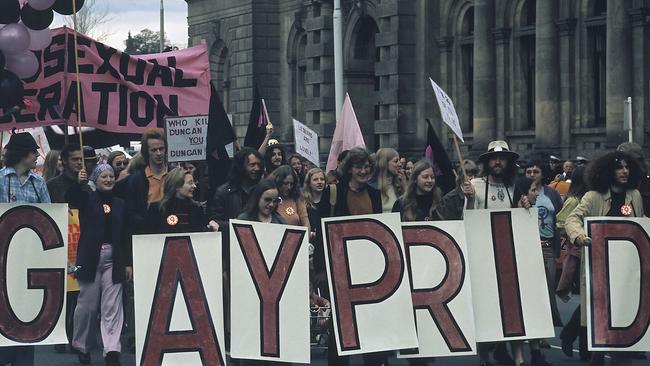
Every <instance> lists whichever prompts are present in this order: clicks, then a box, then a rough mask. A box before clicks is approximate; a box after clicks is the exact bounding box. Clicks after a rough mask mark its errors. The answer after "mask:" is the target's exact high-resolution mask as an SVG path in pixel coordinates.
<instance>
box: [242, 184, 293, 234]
mask: <svg viewBox="0 0 650 366" xmlns="http://www.w3.org/2000/svg"><path fill="white" fill-rule="evenodd" d="M279 202H280V194H279V191H278V189H277V187H276V185H275V182H274V181H273V180H272V179H264V180H262V181H261V182H259V183H258V184H257V185H256V186H255V188H253V191H252V192H251V195H250V199H249V200H248V203H247V204H246V207H245V208H244V211H243V212H242V213H241V214H240V215H239V216H238V217H237V218H238V219H240V220H248V221H257V222H266V223H271V224H285V221H284V220H283V219H282V217H281V216H280V215H279V214H278V213H277V210H276V208H277V206H278V203H279Z"/></svg>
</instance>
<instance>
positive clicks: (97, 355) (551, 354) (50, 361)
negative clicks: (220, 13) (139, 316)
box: [36, 297, 648, 366]
mask: <svg viewBox="0 0 650 366" xmlns="http://www.w3.org/2000/svg"><path fill="white" fill-rule="evenodd" d="M576 300H577V298H575V297H574V299H572V301H570V302H569V303H568V304H564V303H562V302H560V303H559V307H560V312H561V314H562V320H563V321H565V322H566V321H567V320H568V319H569V317H570V316H571V313H572V312H573V310H574V309H575V307H576V306H577V302H576ZM559 332H560V328H557V329H556V333H558V334H559ZM549 343H550V344H551V345H552V347H553V348H552V349H547V350H545V355H546V357H547V359H548V360H549V361H550V362H552V363H553V364H554V365H556V366H557V365H576V366H577V365H588V364H587V363H584V362H580V359H579V357H578V354H577V350H576V352H575V356H574V357H573V358H572V359H570V358H567V357H566V356H565V355H564V354H563V353H562V351H560V350H559V346H560V340H559V338H557V337H556V338H553V339H551V340H549ZM577 345H578V343H577V342H576V344H575V347H577ZM526 348H527V347H526ZM92 358H93V363H92V365H103V364H104V362H103V359H102V358H101V352H100V351H96V352H94V353H93V355H92ZM78 364H79V363H78V362H77V358H76V356H75V355H73V354H69V353H68V354H58V353H55V352H54V349H53V347H38V348H37V352H36V365H39V366H41V365H43V366H46V365H47V366H70V365H78ZM311 364H312V365H327V359H326V355H325V354H324V352H323V351H319V350H314V351H313V352H312V363H311ZM351 364H352V365H361V364H362V360H361V358H360V357H358V358H354V359H353V360H352V362H351ZM390 364H391V365H407V362H405V361H402V360H397V359H394V358H393V359H391V360H390ZM647 364H648V361H647V360H635V361H634V363H633V365H635V366H637V365H638V366H641V365H647ZM122 365H124V366H133V365H135V356H134V355H133V354H130V353H124V354H123V355H122ZM435 365H438V366H440V365H445V366H447V365H449V366H452V365H453V366H461V365H478V358H477V357H476V356H473V357H450V358H440V359H438V360H436V362H435Z"/></svg>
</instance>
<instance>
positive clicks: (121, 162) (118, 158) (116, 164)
mask: <svg viewBox="0 0 650 366" xmlns="http://www.w3.org/2000/svg"><path fill="white" fill-rule="evenodd" d="M106 163H107V164H108V165H110V166H111V167H112V168H113V172H114V173H115V179H117V178H118V177H119V176H120V173H122V171H123V170H124V169H126V166H127V165H128V164H129V160H128V159H127V158H126V154H125V153H124V151H119V150H116V151H112V152H111V153H110V154H108V158H107V159H106Z"/></svg>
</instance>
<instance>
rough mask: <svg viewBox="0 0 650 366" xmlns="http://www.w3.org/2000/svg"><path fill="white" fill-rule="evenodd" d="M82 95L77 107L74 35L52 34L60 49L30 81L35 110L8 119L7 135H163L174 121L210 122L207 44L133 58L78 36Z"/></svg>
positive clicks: (44, 54)
mask: <svg viewBox="0 0 650 366" xmlns="http://www.w3.org/2000/svg"><path fill="white" fill-rule="evenodd" d="M77 36H78V37H77V38H78V47H77V54H78V57H79V74H80V84H81V92H82V100H81V104H82V105H81V106H79V105H77V104H78V103H77V87H78V86H77V80H76V76H75V63H74V41H73V38H74V31H73V30H72V29H70V28H66V27H63V28H57V29H54V30H52V43H51V44H50V46H48V47H47V48H45V49H44V50H43V51H38V52H36V53H37V56H38V58H39V61H40V65H39V69H38V72H37V74H36V75H35V76H34V77H32V78H30V79H28V80H25V98H27V99H29V101H30V102H31V103H32V104H33V107H32V108H30V109H28V110H22V111H19V112H17V113H15V114H14V115H7V114H5V113H0V116H3V117H1V118H0V130H11V129H12V128H14V127H16V128H27V127H42V126H46V125H55V124H65V123H66V122H67V121H76V120H77V112H78V111H79V113H80V114H81V116H80V117H81V121H82V123H83V125H84V126H85V127H96V128H99V129H102V130H106V131H110V132H121V133H143V132H144V131H145V130H146V129H147V128H152V127H158V128H163V127H164V123H165V120H164V118H165V117H166V116H189V115H195V114H201V115H207V114H208V109H209V101H210V87H209V83H210V66H209V60H208V50H207V47H206V45H205V43H202V44H200V45H198V46H195V47H190V48H187V49H184V50H180V51H172V52H165V53H159V54H151V55H135V56H132V55H129V54H126V53H123V52H121V51H118V50H116V49H114V48H112V47H110V46H108V45H104V44H102V43H100V42H98V41H95V40H93V39H91V38H88V37H87V36H86V35H83V34H80V33H77Z"/></svg>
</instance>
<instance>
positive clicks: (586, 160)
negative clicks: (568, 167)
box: [576, 156, 589, 166]
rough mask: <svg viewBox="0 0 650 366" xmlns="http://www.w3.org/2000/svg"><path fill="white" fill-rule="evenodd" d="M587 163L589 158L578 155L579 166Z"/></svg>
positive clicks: (577, 162)
mask: <svg viewBox="0 0 650 366" xmlns="http://www.w3.org/2000/svg"><path fill="white" fill-rule="evenodd" d="M587 164H589V159H587V158H585V157H584V156H576V165H577V166H586V165H587Z"/></svg>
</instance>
